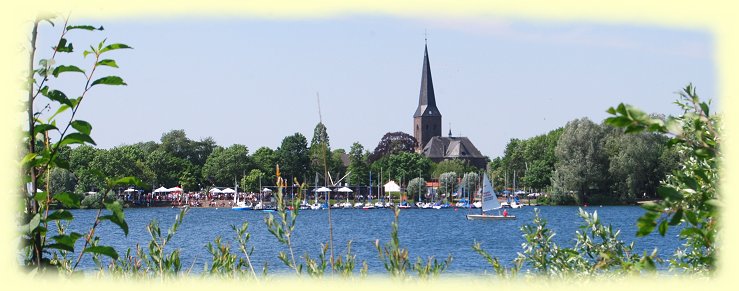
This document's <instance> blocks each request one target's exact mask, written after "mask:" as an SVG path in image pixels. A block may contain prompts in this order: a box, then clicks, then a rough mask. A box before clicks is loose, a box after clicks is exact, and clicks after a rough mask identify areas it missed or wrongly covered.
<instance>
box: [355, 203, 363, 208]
mask: <svg viewBox="0 0 739 291" xmlns="http://www.w3.org/2000/svg"><path fill="white" fill-rule="evenodd" d="M362 207H364V203H362V202H357V203H354V208H362Z"/></svg>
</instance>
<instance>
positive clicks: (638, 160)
mask: <svg viewBox="0 0 739 291" xmlns="http://www.w3.org/2000/svg"><path fill="white" fill-rule="evenodd" d="M655 118H659V116H655ZM667 141H668V137H667V136H665V135H663V134H660V133H651V132H640V133H634V134H627V133H625V132H624V131H623V130H621V129H618V128H615V127H613V126H611V125H607V124H605V123H602V124H597V123H595V122H593V121H591V120H590V119H588V118H580V119H575V120H572V121H570V122H568V123H567V124H566V125H565V126H564V127H561V128H557V129H554V130H552V131H550V132H548V133H546V134H541V135H538V136H534V137H531V138H528V139H511V140H510V142H508V144H507V145H506V148H505V151H504V155H503V156H502V157H497V158H495V159H493V160H492V161H491V162H490V163H489V170H490V174H491V176H492V177H494V182H495V184H496V186H497V188H499V189H502V188H504V187H511V186H512V185H513V181H514V179H515V181H516V183H517V184H516V185H517V186H518V188H521V187H525V188H526V189H527V190H529V189H530V190H531V191H538V192H546V193H548V196H546V198H545V199H546V201H545V202H547V203H552V204H586V203H593V204H595V203H601V204H605V203H619V202H632V201H634V200H636V199H639V198H642V199H643V198H654V197H656V190H657V187H658V186H659V184H660V181H662V180H664V179H665V177H666V175H667V174H669V173H670V172H672V171H673V170H675V169H676V167H677V164H678V162H679V160H680V158H681V157H680V155H679V154H678V152H677V151H676V150H674V149H672V148H670V147H668V144H667ZM514 174H515V178H514Z"/></svg>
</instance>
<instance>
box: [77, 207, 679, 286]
mask: <svg viewBox="0 0 739 291" xmlns="http://www.w3.org/2000/svg"><path fill="white" fill-rule="evenodd" d="M538 209H539V210H540V213H541V216H542V217H543V218H545V219H546V220H547V222H548V227H549V228H550V229H552V230H553V231H554V232H556V234H557V235H556V236H555V237H554V240H555V241H556V243H557V244H558V245H560V246H564V247H571V246H573V245H574V239H575V231H576V230H578V229H579V226H581V225H582V224H583V221H582V219H581V218H580V217H579V216H578V214H577V213H578V207H569V206H541V207H538ZM585 210H587V211H589V212H592V211H598V215H599V217H600V218H601V221H603V222H604V223H605V224H611V225H612V226H613V228H614V230H615V229H620V230H621V234H620V236H619V237H620V238H621V240H623V241H625V242H627V243H628V242H632V241H633V242H635V249H636V251H638V252H639V253H641V252H643V251H647V252H651V251H652V250H653V249H655V248H657V249H658V254H659V256H660V257H663V258H666V257H669V256H670V255H671V254H672V253H673V252H674V250H675V249H676V248H677V247H678V245H679V243H680V242H679V241H678V239H677V232H678V231H677V230H676V229H674V228H673V229H670V230H669V231H668V233H667V235H666V236H665V237H662V236H660V235H659V234H656V233H653V234H651V235H649V236H646V237H640V238H637V237H636V236H635V233H636V220H637V218H638V217H639V216H641V215H642V214H643V213H644V210H643V209H641V208H640V207H636V206H603V207H587V208H585ZM179 211H180V210H179V209H173V208H139V209H126V211H125V215H126V221H127V222H128V225H129V234H128V236H127V237H126V236H124V235H123V231H121V230H120V229H119V228H118V227H117V226H116V225H113V224H111V223H110V222H108V221H105V222H103V224H102V225H101V226H99V228H98V230H97V231H96V234H97V235H98V236H99V237H100V238H101V244H103V245H110V246H113V247H114V248H116V250H117V251H118V253H119V254H120V255H124V254H125V252H126V249H127V248H132V249H135V246H136V244H137V243H138V244H140V245H141V246H142V247H143V248H144V249H146V247H147V244H148V241H149V238H150V237H149V233H148V232H147V230H146V226H147V224H148V223H149V221H150V220H152V219H156V220H158V221H159V222H160V227H161V229H162V232H163V235H165V234H166V231H167V229H169V227H170V225H172V223H173V222H174V218H175V215H177V214H178V213H179ZM96 212H97V211H96V210H74V211H72V213H73V214H74V216H75V220H74V222H73V223H72V225H71V226H70V228H71V229H72V230H74V231H78V232H81V233H82V232H85V233H86V230H87V229H88V228H89V226H90V225H92V221H93V219H94V217H95V214H96ZM478 212H479V210H464V209H459V210H454V209H440V210H436V209H433V210H432V209H406V210H401V213H400V228H399V230H400V234H399V238H400V243H401V246H402V247H405V248H407V249H409V251H410V257H411V258H412V262H415V260H416V258H417V257H422V258H424V259H426V258H427V257H429V256H434V257H436V258H437V259H440V260H443V259H445V258H446V257H447V256H449V255H452V257H453V262H452V264H451V265H450V266H449V269H448V271H449V272H453V273H479V272H482V271H483V270H489V269H490V268H489V266H488V264H487V262H486V261H485V260H484V259H483V258H482V257H481V256H480V255H478V254H477V253H475V252H474V251H473V250H472V245H473V243H474V242H475V241H477V242H480V243H481V244H482V247H483V249H485V250H486V251H488V252H489V253H490V254H491V255H493V256H495V257H498V259H499V260H500V261H501V262H503V263H504V264H506V265H508V266H510V265H512V260H513V259H514V258H515V257H516V255H517V252H521V251H522V249H521V243H523V242H524V240H523V238H522V232H521V231H520V227H521V226H522V225H524V224H527V223H531V221H532V219H533V215H534V207H524V208H522V209H512V210H509V212H510V214H512V215H515V216H517V219H516V220H506V221H478V220H475V221H468V220H466V218H465V214H467V213H478ZM273 214H275V213H273ZM267 215H268V213H265V212H261V211H233V210H231V209H213V208H194V209H191V210H190V211H189V212H188V213H187V215H186V216H185V218H184V222H183V225H182V226H181V227H180V229H179V230H178V232H177V233H176V234H175V236H174V237H173V239H172V241H171V242H170V245H169V246H170V247H172V248H179V249H180V250H181V259H182V264H183V266H184V267H185V268H190V267H191V266H192V267H193V272H200V271H201V270H202V269H203V265H204V264H205V263H209V262H210V261H211V257H210V255H209V254H208V252H207V250H206V247H205V246H206V245H207V243H208V242H212V241H213V240H214V239H215V238H216V237H217V236H221V237H222V240H223V241H226V242H230V243H231V245H232V251H233V252H238V249H237V248H236V243H235V239H234V236H235V233H234V231H233V230H232V229H231V227H230V226H231V225H236V226H240V225H241V224H242V223H243V222H245V221H246V222H249V232H250V233H251V240H250V242H249V245H251V246H254V253H253V254H252V257H251V259H252V263H253V264H254V266H255V268H256V269H258V270H261V267H262V266H263V265H264V263H265V262H266V263H267V264H268V265H269V269H270V273H274V272H282V271H285V270H286V267H285V266H284V265H283V264H282V262H281V261H279V260H278V258H277V254H278V252H279V251H281V250H286V249H285V247H284V246H283V245H281V244H279V242H278V241H277V239H275V238H274V237H273V236H272V234H270V233H269V232H268V231H267V227H266V225H265V223H264V218H265V217H266V216H267ZM331 216H332V220H333V236H334V249H335V255H336V256H338V255H343V254H345V252H346V244H347V242H348V241H350V240H351V241H352V253H354V254H355V255H356V258H357V266H358V267H357V270H358V269H359V267H361V262H362V261H363V260H364V261H366V262H367V264H368V266H369V270H370V273H384V272H385V270H384V268H383V265H382V262H381V261H380V260H379V258H378V255H377V250H376V248H375V245H374V244H375V240H377V239H379V240H380V243H381V244H384V243H386V242H388V241H389V240H390V223H391V222H392V221H393V213H392V210H389V209H372V210H362V209H333V210H331ZM328 240H329V232H328V216H327V210H318V211H314V210H302V211H300V212H299V217H298V220H297V227H296V232H295V234H294V236H293V244H294V250H295V255H296V257H298V256H299V257H301V259H300V261H302V256H303V255H304V254H305V253H306V252H307V253H308V254H310V256H311V257H312V258H317V256H318V254H319V253H320V250H321V246H320V244H321V243H328ZM81 241H82V239H80V242H81ZM81 247H82V245H81V243H79V242H78V245H77V246H76V248H75V249H76V250H79V249H81ZM172 248H170V249H169V250H170V251H171V250H172ZM296 259H297V258H296ZM80 265H81V267H82V269H89V268H91V267H93V265H92V261H91V260H84V261H83V262H82V263H81V264H80Z"/></svg>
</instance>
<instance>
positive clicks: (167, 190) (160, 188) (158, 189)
mask: <svg viewBox="0 0 739 291" xmlns="http://www.w3.org/2000/svg"><path fill="white" fill-rule="evenodd" d="M160 192H169V189H167V188H164V187H159V188H156V189H155V190H154V193H160Z"/></svg>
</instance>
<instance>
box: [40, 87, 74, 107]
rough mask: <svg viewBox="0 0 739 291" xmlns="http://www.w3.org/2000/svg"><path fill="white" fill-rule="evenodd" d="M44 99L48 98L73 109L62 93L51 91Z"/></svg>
mask: <svg viewBox="0 0 739 291" xmlns="http://www.w3.org/2000/svg"><path fill="white" fill-rule="evenodd" d="M44 96H46V97H49V99H51V100H53V101H56V102H59V103H61V104H64V105H67V106H69V107H74V105H73V104H72V102H71V101H69V98H67V95H66V94H64V92H62V91H59V90H51V91H49V92H48V93H47V94H46V95H44Z"/></svg>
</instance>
